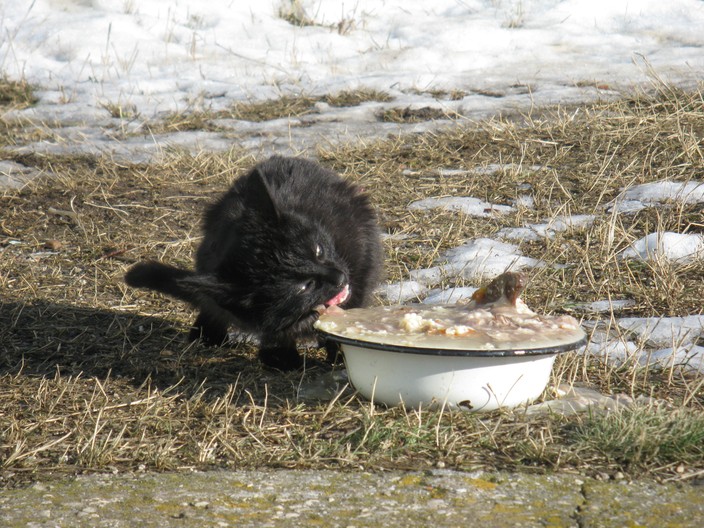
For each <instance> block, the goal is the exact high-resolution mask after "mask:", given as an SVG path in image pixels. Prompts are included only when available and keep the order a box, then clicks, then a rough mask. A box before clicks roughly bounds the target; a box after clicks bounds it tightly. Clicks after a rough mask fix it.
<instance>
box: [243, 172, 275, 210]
mask: <svg viewBox="0 0 704 528" xmlns="http://www.w3.org/2000/svg"><path fill="white" fill-rule="evenodd" d="M250 180H251V184H252V186H251V187H250V189H251V193H250V196H249V205H251V206H252V207H253V208H255V209H256V210H257V211H259V213H261V215H262V216H263V217H264V218H266V219H268V220H273V221H278V220H279V217H280V215H279V210H278V208H277V207H276V201H275V200H274V197H273V193H272V191H271V188H270V187H269V184H268V183H267V182H266V180H265V179H264V174H262V171H261V169H260V168H259V167H254V169H253V170H252V176H251V178H250Z"/></svg>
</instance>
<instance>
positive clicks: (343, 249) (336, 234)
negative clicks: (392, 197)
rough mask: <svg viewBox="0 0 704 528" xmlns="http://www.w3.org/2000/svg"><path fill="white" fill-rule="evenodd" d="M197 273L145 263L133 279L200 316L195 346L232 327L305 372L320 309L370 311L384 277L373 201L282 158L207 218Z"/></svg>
mask: <svg viewBox="0 0 704 528" xmlns="http://www.w3.org/2000/svg"><path fill="white" fill-rule="evenodd" d="M203 231H204V235H205V236H204V238H203V242H202V243H201V245H200V247H199V248H198V252H197V254H196V266H195V268H196V269H195V271H190V270H183V269H179V268H175V267H173V266H169V265H166V264H162V263H159V262H143V263H139V264H136V265H135V266H133V267H132V268H131V269H130V270H129V271H128V272H127V274H126V276H125V281H126V282H127V284H129V285H130V286H135V287H139V288H150V289H153V290H157V291H159V292H162V293H165V294H167V295H171V296H173V297H176V298H178V299H181V300H184V301H186V302H188V303H191V304H192V305H194V306H196V307H197V308H199V309H200V313H199V315H198V317H197V319H196V321H195V323H194V326H193V330H192V331H191V338H192V339H197V338H201V339H203V340H204V341H205V342H207V343H209V344H212V345H221V344H223V343H224V342H225V341H226V339H227V329H228V326H229V325H230V324H231V323H233V324H235V325H236V326H237V327H238V328H239V329H240V330H242V331H245V332H250V333H253V334H256V335H257V336H258V337H259V338H260V340H261V349H260V358H261V360H262V361H263V362H264V363H265V364H266V365H269V366H272V367H275V368H279V369H281V370H290V369H294V368H297V367H298V366H299V365H300V363H301V359H300V356H299V354H298V352H297V350H296V341H297V340H299V339H301V338H307V337H310V336H312V325H313V322H314V321H315V320H316V319H317V317H318V314H317V312H316V311H315V308H316V307H317V306H320V305H321V304H325V303H326V302H327V301H330V300H332V299H333V298H334V297H335V296H337V294H339V293H340V292H341V291H342V290H343V289H344V288H345V286H346V285H348V286H349V290H350V296H349V298H348V299H347V300H346V301H345V302H343V303H342V304H341V306H342V307H345V308H354V307H359V306H364V305H366V304H368V302H369V300H370V296H371V292H372V290H373V288H374V287H375V286H376V285H377V283H378V281H379V279H380V275H381V269H382V247H381V242H380V238H379V230H378V226H377V221H376V216H375V214H374V211H373V209H372V207H371V206H370V204H369V201H368V199H367V197H366V196H365V195H364V194H363V193H362V192H361V191H360V190H359V189H358V188H357V187H355V186H354V185H352V184H350V183H348V182H346V181H344V180H343V179H341V178H340V177H339V176H337V175H336V174H335V173H334V172H332V171H329V170H327V169H324V168H323V167H321V166H320V165H318V164H316V163H314V162H312V161H309V160H305V159H300V158H285V157H278V156H276V157H272V158H270V159H268V160H267V161H264V162H263V163H260V164H258V165H257V166H255V167H254V168H253V169H252V170H251V171H250V172H249V173H248V174H247V175H245V176H243V177H241V178H239V179H237V180H236V181H235V182H234V184H233V185H232V187H231V188H230V190H229V191H228V192H226V193H225V194H224V195H223V196H222V198H220V200H219V201H217V202H216V203H215V204H213V205H212V206H211V207H210V208H209V209H208V210H207V211H206V213H205V217H204V222H203Z"/></svg>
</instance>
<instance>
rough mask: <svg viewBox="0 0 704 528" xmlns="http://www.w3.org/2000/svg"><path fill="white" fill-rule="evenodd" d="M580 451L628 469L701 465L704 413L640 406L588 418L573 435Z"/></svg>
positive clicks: (703, 441)
mask: <svg viewBox="0 0 704 528" xmlns="http://www.w3.org/2000/svg"><path fill="white" fill-rule="evenodd" d="M570 436H571V440H572V441H574V443H575V449H576V450H578V451H584V452H590V453H593V454H599V455H601V456H603V458H604V459H606V460H607V461H608V462H609V463H611V464H613V465H614V466H617V467H622V468H626V469H628V470H631V471H633V470H636V471H637V470H639V469H642V468H647V467H650V466H652V465H653V464H658V465H670V464H674V465H679V464H695V465H697V464H700V463H701V461H702V459H704V414H702V413H701V412H700V411H692V410H689V409H675V410H673V409H664V408H658V407H652V406H650V407H649V406H636V407H633V408H628V409H622V410H620V411H617V412H611V413H607V414H601V413H597V414H593V415H589V416H587V417H586V418H585V419H584V420H583V421H582V422H581V423H579V424H577V425H576V426H575V427H574V429H573V431H571V433H570Z"/></svg>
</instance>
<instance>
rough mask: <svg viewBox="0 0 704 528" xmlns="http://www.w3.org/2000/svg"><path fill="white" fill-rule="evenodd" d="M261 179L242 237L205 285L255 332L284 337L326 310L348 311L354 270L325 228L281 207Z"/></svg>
mask: <svg viewBox="0 0 704 528" xmlns="http://www.w3.org/2000/svg"><path fill="white" fill-rule="evenodd" d="M258 179H259V183H258V185H260V188H259V190H258V191H257V192H256V193H250V194H253V196H250V197H249V198H248V205H249V206H250V207H248V211H247V213H246V214H244V215H243V216H242V218H240V219H239V221H238V225H237V236H233V237H231V239H230V240H228V246H227V247H225V248H223V253H224V254H222V255H221V260H220V264H219V265H218V268H217V270H216V271H215V273H214V274H213V275H208V276H201V277H200V278H199V281H201V283H205V284H203V286H204V287H205V288H206V289H207V290H208V291H209V295H208V296H209V297H210V298H211V299H213V300H214V301H215V302H216V303H217V304H218V305H219V306H221V307H222V308H224V309H226V310H228V311H229V312H231V313H232V314H233V315H234V316H235V317H236V318H237V319H239V320H240V321H242V322H244V323H245V324H247V325H248V326H249V327H250V328H258V329H261V330H262V331H265V332H267V331H269V332H279V331H283V330H286V329H288V328H291V327H296V326H298V325H301V324H303V325H304V326H305V324H308V323H312V321H313V320H314V319H315V317H316V316H317V311H318V309H319V307H320V306H321V305H324V306H330V305H332V304H336V305H342V306H344V304H345V302H346V301H347V300H348V299H349V297H350V293H351V292H350V286H349V282H350V279H349V269H348V267H347V266H346V265H345V261H344V256H342V255H339V254H338V253H337V251H336V247H335V243H334V241H333V238H332V236H331V234H330V233H329V232H328V231H327V230H326V229H325V228H324V227H323V226H322V225H321V224H320V223H319V222H317V221H314V220H311V219H310V218H309V217H308V216H307V215H305V214H300V213H298V212H296V211H291V210H289V209H290V208H288V207H286V206H285V205H283V204H280V203H277V201H276V199H275V197H274V196H273V193H272V192H271V191H270V189H269V188H268V186H267V184H266V182H265V181H264V180H263V178H258Z"/></svg>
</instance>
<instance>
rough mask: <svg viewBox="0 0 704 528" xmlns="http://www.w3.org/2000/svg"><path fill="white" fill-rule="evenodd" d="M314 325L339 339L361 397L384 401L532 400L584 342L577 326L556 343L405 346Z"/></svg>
mask: <svg viewBox="0 0 704 528" xmlns="http://www.w3.org/2000/svg"><path fill="white" fill-rule="evenodd" d="M318 331H319V332H320V334H321V335H322V336H323V337H324V338H325V339H326V340H328V341H332V342H334V343H337V344H339V346H340V349H341V351H342V353H343V355H344V359H345V365H346V367H347V374H348V376H349V379H350V382H351V384H352V385H353V386H354V388H355V389H356V390H357V392H359V393H360V394H361V395H362V396H363V397H365V398H366V399H368V400H371V401H373V402H374V403H381V404H385V405H388V406H394V405H398V404H402V405H404V406H406V407H408V408H418V407H428V406H435V407H440V406H444V407H446V408H452V409H465V410H471V411H490V410H494V409H497V408H499V407H516V406H519V405H521V404H524V403H528V402H531V401H533V400H535V399H536V398H537V397H538V396H540V394H541V393H542V392H543V390H545V387H546V386H547V383H548V380H549V378H550V372H551V371H552V366H553V363H554V362H555V358H556V357H557V355H558V354H560V353H563V352H567V351H570V350H574V349H576V348H578V347H580V346H581V345H583V344H584V343H585V342H586V334H585V333H584V331H583V330H582V329H581V328H577V329H575V330H571V331H570V332H567V335H566V336H563V337H562V338H561V339H558V340H557V341H556V342H555V343H549V342H548V343H546V342H543V343H541V344H540V345H538V346H533V347H532V348H531V347H530V346H526V347H524V348H518V347H515V346H514V347H512V348H510V349H504V350H498V349H493V350H486V349H474V350H466V349H456V348H453V349H448V348H433V347H432V346H428V344H427V343H426V344H424V345H423V346H422V347H416V346H405V345H398V344H388V343H379V342H373V341H369V340H367V338H366V337H364V338H350V337H346V336H342V335H336V334H335V333H332V332H329V331H322V330H318Z"/></svg>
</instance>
